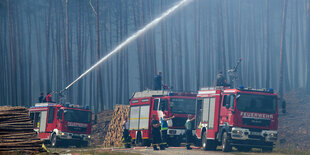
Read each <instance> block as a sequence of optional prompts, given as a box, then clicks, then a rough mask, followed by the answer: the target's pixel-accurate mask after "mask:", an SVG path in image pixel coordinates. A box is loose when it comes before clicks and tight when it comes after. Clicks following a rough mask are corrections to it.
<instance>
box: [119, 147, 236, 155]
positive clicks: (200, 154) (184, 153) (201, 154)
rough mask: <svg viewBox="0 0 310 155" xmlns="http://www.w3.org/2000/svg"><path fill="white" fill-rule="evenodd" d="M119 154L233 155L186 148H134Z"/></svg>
mask: <svg viewBox="0 0 310 155" xmlns="http://www.w3.org/2000/svg"><path fill="white" fill-rule="evenodd" d="M118 152H126V153H138V154H143V155H163V154H175V155H177V154H178V155H179V154H180V155H193V154H195V155H205V154H208V155H220V154H224V155H231V154H232V153H224V152H222V151H220V150H218V151H203V150H201V149H198V148H196V149H193V150H186V149H185V148H184V147H173V148H167V149H166V150H158V151H153V149H152V148H150V147H149V148H133V149H127V150H118Z"/></svg>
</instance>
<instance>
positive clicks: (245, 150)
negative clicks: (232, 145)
mask: <svg viewBox="0 0 310 155" xmlns="http://www.w3.org/2000/svg"><path fill="white" fill-rule="evenodd" d="M251 149H252V148H251V147H248V146H238V147H237V150H238V151H239V152H249V151H251Z"/></svg>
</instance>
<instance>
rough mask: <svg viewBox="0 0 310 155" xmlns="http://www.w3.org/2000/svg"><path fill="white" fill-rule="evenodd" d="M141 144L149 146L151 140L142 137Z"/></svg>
mask: <svg viewBox="0 0 310 155" xmlns="http://www.w3.org/2000/svg"><path fill="white" fill-rule="evenodd" d="M143 145H144V146H147V147H150V146H151V142H150V141H149V140H148V139H143Z"/></svg>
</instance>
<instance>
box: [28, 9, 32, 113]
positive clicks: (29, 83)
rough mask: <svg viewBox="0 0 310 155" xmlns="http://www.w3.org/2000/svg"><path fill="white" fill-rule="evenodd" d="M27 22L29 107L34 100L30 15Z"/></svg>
mask: <svg viewBox="0 0 310 155" xmlns="http://www.w3.org/2000/svg"><path fill="white" fill-rule="evenodd" d="M27 23H28V34H29V38H28V69H29V70H28V105H27V106H28V107H30V106H31V102H32V99H31V96H32V93H31V87H32V84H31V82H32V78H31V75H32V72H31V68H32V58H31V57H32V53H31V36H32V34H31V18H30V15H28V20H27Z"/></svg>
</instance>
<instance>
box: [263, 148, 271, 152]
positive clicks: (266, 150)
mask: <svg viewBox="0 0 310 155" xmlns="http://www.w3.org/2000/svg"><path fill="white" fill-rule="evenodd" d="M272 149H273V148H272V147H264V148H262V152H272Z"/></svg>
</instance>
